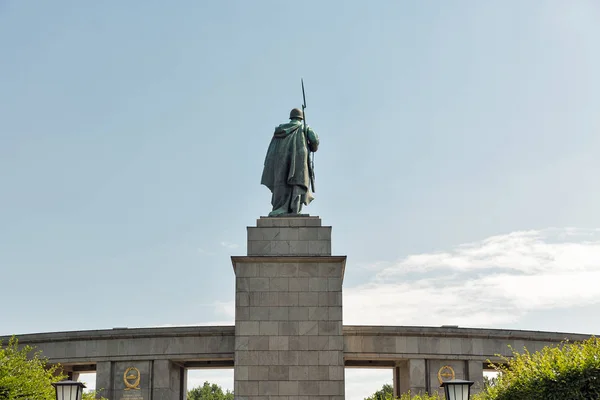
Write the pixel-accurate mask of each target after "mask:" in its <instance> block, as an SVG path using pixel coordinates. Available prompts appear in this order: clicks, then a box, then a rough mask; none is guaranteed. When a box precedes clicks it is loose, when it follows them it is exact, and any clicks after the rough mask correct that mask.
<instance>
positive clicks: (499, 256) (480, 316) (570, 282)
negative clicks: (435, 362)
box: [344, 228, 600, 326]
mask: <svg viewBox="0 0 600 400" xmlns="http://www.w3.org/2000/svg"><path fill="white" fill-rule="evenodd" d="M596 282H600V230H598V229H590V230H583V229H575V228H563V229H545V230H532V231H522V232H512V233H509V234H506V235H498V236H493V237H490V238H487V239H484V240H481V241H479V242H474V243H467V244H464V245H460V246H457V247H456V248H454V249H450V250H447V251H441V252H437V253H427V254H416V255H410V256H408V257H406V258H404V259H402V260H400V261H398V262H396V263H394V264H392V265H385V266H382V268H380V269H379V271H378V272H377V273H376V275H375V278H374V279H373V280H372V281H371V282H368V283H365V284H362V285H359V286H356V287H350V288H345V289H344V323H345V324H385V325H442V324H458V325H461V326H495V325H501V324H506V323H510V322H515V321H517V320H518V319H520V318H522V317H523V316H525V315H526V314H527V313H528V312H531V311H536V310H544V309H553V308H566V307H573V306H583V305H589V304H594V303H600V285H598V284H596Z"/></svg>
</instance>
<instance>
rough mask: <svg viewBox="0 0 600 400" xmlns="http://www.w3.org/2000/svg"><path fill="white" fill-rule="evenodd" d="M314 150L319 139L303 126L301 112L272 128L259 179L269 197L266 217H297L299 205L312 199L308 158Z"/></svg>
mask: <svg viewBox="0 0 600 400" xmlns="http://www.w3.org/2000/svg"><path fill="white" fill-rule="evenodd" d="M318 147H319V137H318V136H317V134H316V133H315V132H314V131H313V130H312V129H311V128H310V127H308V126H307V125H306V124H305V123H304V112H303V111H302V110H300V109H299V108H294V109H293V110H292V111H291V112H290V122H287V123H285V124H281V125H279V126H278V127H277V128H275V133H274V134H273V138H272V139H271V144H270V145H269V149H268V150H267V156H266V157H265V166H264V169H263V174H262V179H261V184H263V185H265V186H266V187H268V188H269V189H270V190H271V193H272V197H271V205H272V206H273V210H272V211H271V212H270V213H269V216H270V217H274V216H278V215H284V214H300V211H302V205H308V204H309V203H310V202H311V201H312V200H313V199H314V196H313V194H312V191H311V179H312V170H311V168H312V167H311V164H310V158H309V155H310V152H315V151H317V149H318ZM313 191H314V187H313Z"/></svg>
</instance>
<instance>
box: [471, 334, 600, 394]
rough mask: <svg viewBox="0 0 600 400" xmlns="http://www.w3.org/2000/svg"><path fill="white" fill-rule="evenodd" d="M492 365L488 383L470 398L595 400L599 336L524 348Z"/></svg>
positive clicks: (599, 372)
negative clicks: (492, 376) (536, 348)
mask: <svg viewBox="0 0 600 400" xmlns="http://www.w3.org/2000/svg"><path fill="white" fill-rule="evenodd" d="M503 361H504V363H505V364H504V365H495V366H494V367H495V368H496V370H497V371H498V372H499V375H498V378H497V379H495V380H494V384H493V385H492V386H488V387H487V388H486V389H485V390H484V391H483V392H482V393H479V394H478V395H476V396H473V399H474V400H598V399H600V340H599V339H598V338H595V337H593V338H591V339H589V340H586V341H585V342H580V343H569V342H564V343H562V344H561V345H559V346H556V347H546V348H544V349H542V350H541V351H539V352H536V353H530V352H528V351H527V350H525V351H524V352H523V353H518V352H516V351H514V350H513V355H512V356H511V357H509V358H504V360H503Z"/></svg>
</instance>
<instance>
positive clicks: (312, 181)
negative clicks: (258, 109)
mask: <svg viewBox="0 0 600 400" xmlns="http://www.w3.org/2000/svg"><path fill="white" fill-rule="evenodd" d="M300 80H301V82H302V101H303V102H302V123H303V124H304V126H303V129H304V138H305V140H306V147H307V150H308V159H307V163H308V176H309V177H310V186H311V188H312V192H313V193H315V165H314V161H315V153H314V152H312V151H311V150H310V141H309V139H308V130H307V129H306V111H305V110H306V94H305V93H304V79H302V78H301V79H300ZM311 154H312V157H311Z"/></svg>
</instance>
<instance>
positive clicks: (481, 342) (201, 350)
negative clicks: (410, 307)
mask: <svg viewBox="0 0 600 400" xmlns="http://www.w3.org/2000/svg"><path fill="white" fill-rule="evenodd" d="M303 108H305V107H303ZM290 118H291V121H290V122H289V123H287V124H282V125H280V126H278V127H277V128H276V130H275V133H274V135H273V138H272V140H271V144H270V146H269V150H268V152H267V156H266V159H265V168H264V171H263V176H262V183H263V184H265V185H266V186H267V187H269V189H270V190H271V192H272V202H271V204H272V210H271V212H270V215H269V216H264V217H260V218H258V219H257V221H256V225H255V226H250V227H247V235H248V236H247V253H246V255H245V256H233V257H231V260H232V264H233V271H234V273H235V326H209V327H207V326H198V327H170V328H138V329H127V328H115V329H108V330H99V331H75V332H54V333H39V334H30V335H20V336H17V338H18V340H19V343H20V344H21V345H32V346H35V347H36V348H37V349H38V350H40V351H42V353H43V355H44V356H45V357H47V358H48V360H49V361H50V362H51V363H60V364H61V365H62V366H63V369H64V370H65V372H67V373H68V374H69V375H70V377H71V378H72V379H77V376H78V374H79V373H80V372H88V371H95V372H96V388H98V389H100V392H99V394H100V395H103V396H104V397H106V398H108V399H109V400H184V399H185V396H186V375H187V374H186V370H187V369H188V368H233V370H234V393H235V397H236V399H240V400H242V399H243V400H267V399H276V400H308V399H310V400H343V399H344V398H345V392H344V384H345V380H344V376H345V373H344V370H345V368H353V367H361V368H389V370H390V380H392V378H393V382H394V393H395V394H396V395H400V394H401V393H405V392H407V391H409V390H410V391H411V392H412V393H418V392H424V391H427V392H430V393H431V392H433V391H435V390H438V388H439V385H440V383H441V382H443V381H444V380H449V379H453V378H458V379H468V380H472V381H475V382H476V386H475V390H478V389H480V388H481V385H482V384H483V371H484V369H485V368H487V365H488V361H492V362H498V361H501V358H500V357H498V355H502V356H510V355H511V351H510V348H509V346H512V348H514V349H517V350H518V349H523V348H524V347H527V349H528V350H530V351H537V350H540V349H541V348H543V347H544V346H550V345H556V344H558V343H560V342H561V341H563V340H570V341H581V340H585V339H588V338H589V337H590V335H578V334H571V333H555V332H533V331H514V330H512V331H511V330H501V329H472V328H469V329H467V328H459V327H452V326H442V327H406V326H344V325H343V320H342V317H343V309H342V307H343V295H342V293H343V291H342V288H343V279H344V270H345V265H346V257H345V256H339V255H333V253H332V227H331V226H324V225H323V224H322V221H321V219H320V218H319V217H316V216H309V215H306V214H301V213H300V212H301V209H302V205H308V204H309V203H310V201H311V200H312V198H313V196H312V193H313V192H314V169H313V165H312V162H311V160H310V157H309V155H310V153H311V152H312V151H316V150H317V148H318V145H319V143H318V142H319V140H318V137H317V136H316V134H315V133H314V131H312V130H311V129H310V128H308V127H307V126H306V123H305V119H304V118H305V115H304V113H303V110H299V109H294V110H292V112H291V113H290ZM402 306H403V305H402V304H399V305H398V307H402ZM0 340H2V341H3V342H6V341H7V340H8V338H0Z"/></svg>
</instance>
